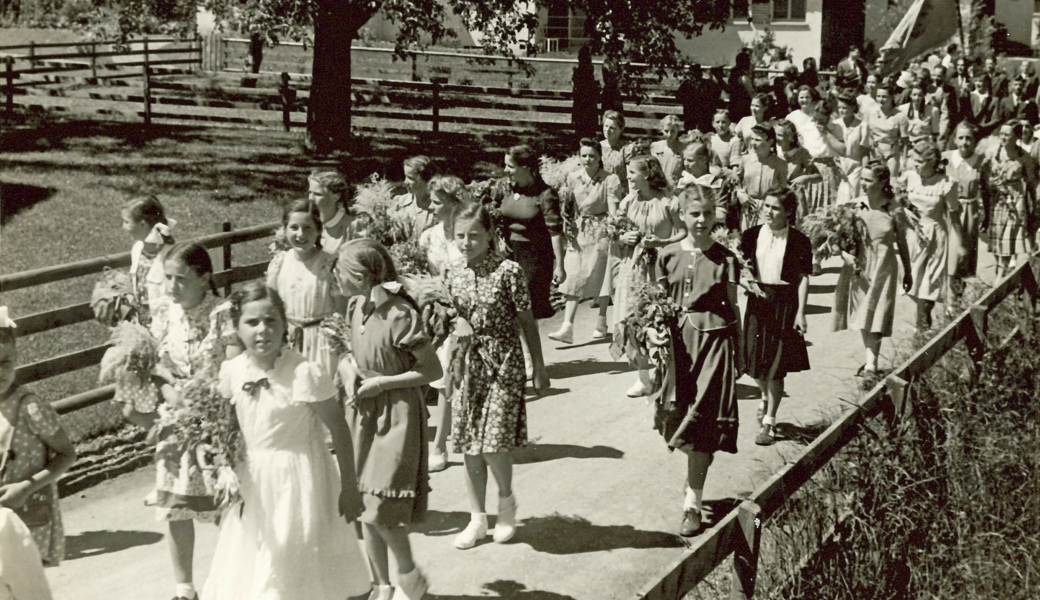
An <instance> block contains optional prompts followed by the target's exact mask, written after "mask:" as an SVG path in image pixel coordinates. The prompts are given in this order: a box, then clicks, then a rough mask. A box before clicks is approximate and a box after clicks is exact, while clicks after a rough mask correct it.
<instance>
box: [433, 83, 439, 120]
mask: <svg viewBox="0 0 1040 600" xmlns="http://www.w3.org/2000/svg"><path fill="white" fill-rule="evenodd" d="M440 130H441V84H440V82H439V81H437V80H436V79H435V80H434V81H433V132H434V133H438V132H439V131H440Z"/></svg>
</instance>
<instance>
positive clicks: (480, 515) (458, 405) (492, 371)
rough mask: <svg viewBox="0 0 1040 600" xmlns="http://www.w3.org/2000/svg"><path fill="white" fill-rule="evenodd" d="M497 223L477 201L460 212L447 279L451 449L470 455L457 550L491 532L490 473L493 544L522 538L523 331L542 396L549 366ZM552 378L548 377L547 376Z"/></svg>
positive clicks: (524, 436) (521, 280)
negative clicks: (518, 477) (451, 318)
mask: <svg viewBox="0 0 1040 600" xmlns="http://www.w3.org/2000/svg"><path fill="white" fill-rule="evenodd" d="M493 231H494V224H493V222H492V219H491V216H490V214H489V213H488V211H487V209H486V208H485V207H483V206H482V205H475V204H471V205H468V206H466V207H465V208H463V209H462V210H461V211H460V212H459V213H457V214H456V215H455V220H454V232H455V240H456V243H457V244H458V246H459V250H460V251H462V254H463V255H464V256H465V259H464V260H460V261H458V262H457V263H455V264H453V265H452V266H451V267H449V268H448V271H447V273H446V274H445V279H446V280H447V283H448V291H449V292H450V294H451V298H452V302H453V303H454V305H455V310H456V311H457V314H458V318H457V320H456V323H455V327H454V334H455V335H456V336H457V337H458V342H459V348H458V350H457V352H461V353H462V356H461V359H462V360H461V361H460V360H458V359H456V360H453V361H452V365H453V367H457V366H461V367H462V372H461V373H452V379H454V380H455V381H460V382H461V389H460V390H459V393H458V395H457V396H456V398H455V404H454V405H453V406H452V413H453V414H452V431H453V434H452V444H453V445H454V448H455V451H456V452H459V453H462V454H463V455H464V456H465V462H466V475H467V477H468V479H467V483H468V485H467V491H468V492H469V502H470V513H471V514H470V522H469V525H467V526H466V528H465V529H464V530H462V532H461V533H460V534H459V535H458V536H456V538H455V547H456V548H459V549H463V550H464V549H467V548H472V547H473V546H475V545H476V544H478V543H479V542H481V541H482V540H483V539H484V537H485V536H486V535H487V531H488V521H487V510H486V508H485V505H486V495H487V479H488V477H487V472H488V469H489V468H490V469H491V472H492V474H493V475H494V476H495V481H496V482H497V483H498V519H497V522H496V523H495V531H494V540H495V541H496V542H498V543H504V542H507V541H509V540H510V539H512V537H513V535H514V534H515V533H516V508H517V502H516V498H515V494H514V493H513V484H512V480H513V459H512V456H511V455H510V452H511V451H512V450H514V449H515V448H519V447H521V446H523V445H524V444H525V443H527V413H526V411H525V408H524V379H525V374H524V356H523V351H522V349H521V346H520V336H519V335H518V328H517V321H518V320H519V324H520V327H519V330H520V331H522V332H523V335H524V337H526V338H527V344H528V347H529V348H530V351H531V359H532V362H533V363H534V365H533V366H534V370H535V375H536V377H535V378H534V382H535V386H536V391H540V388H539V387H538V386H539V383H538V382H539V381H541V380H543V378H542V377H538V375H539V374H540V373H542V372H543V371H544V369H545V364H544V362H543V361H542V347H541V341H540V340H539V338H538V324H537V322H536V321H535V319H534V314H533V313H532V312H531V300H530V298H529V297H528V292H527V286H526V285H525V281H524V275H523V273H522V272H521V270H520V265H518V264H517V263H515V262H513V261H511V260H507V259H505V258H502V257H501V256H499V255H498V254H496V253H495V252H494V251H493V250H492V248H493V247H494V246H493V239H492V235H493V234H492V232H493ZM544 380H545V381H547V378H545V379H544Z"/></svg>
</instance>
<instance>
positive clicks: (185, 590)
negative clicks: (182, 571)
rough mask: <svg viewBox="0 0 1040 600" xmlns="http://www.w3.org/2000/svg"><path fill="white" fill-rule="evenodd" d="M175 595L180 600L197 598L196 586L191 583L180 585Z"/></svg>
mask: <svg viewBox="0 0 1040 600" xmlns="http://www.w3.org/2000/svg"><path fill="white" fill-rule="evenodd" d="M175 589H176V591H175V592H174V594H176V595H177V597H179V598H187V599H188V600H191V599H192V598H194V597H195V586H194V585H193V584H190V583H178V584H177V586H176V588H175Z"/></svg>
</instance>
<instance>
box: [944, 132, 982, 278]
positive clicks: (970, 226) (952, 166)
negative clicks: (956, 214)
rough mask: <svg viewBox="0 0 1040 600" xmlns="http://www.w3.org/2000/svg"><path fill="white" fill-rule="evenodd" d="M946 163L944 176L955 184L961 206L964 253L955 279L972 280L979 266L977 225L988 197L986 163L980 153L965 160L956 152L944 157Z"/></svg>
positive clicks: (951, 151)
mask: <svg viewBox="0 0 1040 600" xmlns="http://www.w3.org/2000/svg"><path fill="white" fill-rule="evenodd" d="M943 156H944V157H945V158H946V160H947V165H946V175H947V176H948V177H949V178H950V179H952V180H953V181H955V182H956V183H957V195H958V196H959V198H958V203H960V205H961V236H962V237H963V239H964V249H965V250H966V251H967V253H966V254H965V255H964V256H962V257H961V259H960V261H958V263H957V271H956V273H955V274H954V275H955V276H956V277H959V278H965V277H974V276H975V274H976V272H977V270H978V264H979V224H980V223H981V222H982V220H983V218H984V215H983V210H985V208H986V205H987V202H986V198H987V196H988V194H989V189H988V185H989V184H988V176H987V173H988V171H989V167H988V163H987V162H986V160H985V159H984V158H983V156H982V155H981V154H978V153H976V154H973V155H971V156H969V157H968V158H964V157H963V156H961V153H960V152H958V151H957V150H950V151H949V152H946V153H945V154H943Z"/></svg>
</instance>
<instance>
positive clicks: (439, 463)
mask: <svg viewBox="0 0 1040 600" xmlns="http://www.w3.org/2000/svg"><path fill="white" fill-rule="evenodd" d="M447 468H448V453H447V452H438V451H436V450H434V451H433V452H430V473H437V472H439V471H443V470H444V469H447Z"/></svg>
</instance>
